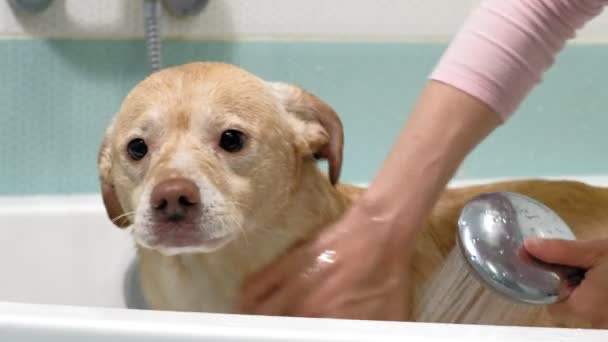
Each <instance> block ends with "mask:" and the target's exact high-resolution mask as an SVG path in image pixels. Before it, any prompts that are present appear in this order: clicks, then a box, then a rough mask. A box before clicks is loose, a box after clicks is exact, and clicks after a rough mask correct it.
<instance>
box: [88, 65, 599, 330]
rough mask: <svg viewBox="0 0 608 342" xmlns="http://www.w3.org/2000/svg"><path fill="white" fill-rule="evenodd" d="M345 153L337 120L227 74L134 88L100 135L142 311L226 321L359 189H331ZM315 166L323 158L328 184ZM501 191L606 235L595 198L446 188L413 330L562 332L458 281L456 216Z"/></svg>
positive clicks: (113, 210) (425, 246)
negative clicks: (270, 266) (133, 247)
mask: <svg viewBox="0 0 608 342" xmlns="http://www.w3.org/2000/svg"><path fill="white" fill-rule="evenodd" d="M342 142H343V132H342V125H341V122H340V120H339V118H338V116H337V115H336V113H335V112H334V111H333V110H332V109H331V108H330V107H329V106H328V105H327V104H325V103H324V102H322V101H321V100H320V99H318V98H317V97H315V96H314V95H312V94H310V93H307V92H306V91H304V90H302V89H300V88H298V87H295V86H291V85H286V84H281V83H272V82H267V81H264V80H261V79H259V78H257V77H256V76H254V75H251V74H249V73H247V72H246V71H244V70H242V69H239V68H237V67H235V66H231V65H226V64H220V63H193V64H188V65H183V66H179V67H174V68H168V69H165V70H163V71H160V72H158V73H155V74H153V75H152V76H150V77H148V78H147V79H146V80H144V81H143V82H141V83H140V84H139V85H137V86H136V87H135V89H134V90H133V91H132V92H131V93H130V94H129V95H128V96H127V98H126V99H125V101H124V103H123V105H122V107H121V109H120V112H119V113H118V114H117V116H116V118H115V120H114V121H113V123H112V125H111V126H110V127H109V129H108V130H107V134H106V136H105V139H104V142H103V144H102V147H101V151H100V155H99V169H100V175H101V183H102V193H103V199H104V203H105V205H106V209H107V212H108V215H109V216H110V218H111V219H112V220H113V222H115V223H116V224H117V225H118V226H121V227H125V226H128V225H132V234H133V237H134V239H135V241H136V242H137V245H138V247H139V248H138V250H139V257H140V258H139V260H140V265H139V268H140V274H141V279H140V280H141V284H142V288H143V292H144V295H145V297H146V300H147V301H148V303H149V304H150V305H151V307H152V308H154V309H162V310H182V311H206V312H224V313H232V312H235V311H236V308H235V305H236V302H237V299H238V298H237V294H238V289H239V287H240V285H241V281H242V279H243V278H244V277H245V276H246V275H248V274H250V273H251V272H253V271H256V270H258V269H260V268H262V267H263V266H264V265H266V264H267V263H269V262H270V261H271V260H273V259H274V258H276V257H277V256H279V255H280V254H281V253H282V252H284V251H285V250H286V249H287V248H288V247H289V246H290V245H291V244H293V243H294V242H295V241H297V240H299V239H302V238H305V237H307V236H310V234H312V233H313V232H314V230H315V229H318V228H320V227H323V226H325V225H327V224H328V223H330V222H332V221H334V220H336V219H338V218H339V217H340V216H341V215H342V213H343V212H344V211H345V210H346V209H347V208H348V207H349V205H350V204H351V203H352V201H353V200H354V199H355V198H356V196H357V195H358V194H359V193H360V192H361V191H362V189H360V188H356V187H352V186H348V185H338V184H337V181H338V179H339V175H340V168H341V163H342ZM316 158H324V159H327V160H328V162H329V177H327V176H325V175H324V174H323V173H322V172H321V171H320V170H319V168H318V167H317V164H316V161H315V159H316ZM498 190H502V191H516V192H520V193H523V194H527V195H529V196H532V197H534V198H536V199H538V200H540V201H542V202H544V203H546V204H547V205H548V206H550V207H552V208H554V209H555V210H557V212H558V213H559V214H560V215H562V217H563V218H564V219H565V221H566V222H567V223H568V224H570V225H571V227H573V228H574V229H575V232H576V234H577V235H578V237H579V238H598V237H601V236H606V235H608V234H606V229H605V227H606V226H607V225H608V212H607V211H606V210H605V209H606V208H608V190H605V189H600V188H594V187H590V186H586V185H583V184H578V183H572V182H548V181H522V182H510V183H498V184H492V185H487V186H477V187H469V188H463V189H452V190H447V191H446V193H445V194H444V195H443V196H442V198H441V200H440V201H439V203H438V205H437V206H436V208H435V210H434V212H433V214H432V217H431V219H430V221H429V224H428V227H427V228H426V229H425V230H424V233H422V234H421V236H420V238H419V241H418V244H417V253H416V257H415V264H414V266H413V270H412V271H413V272H414V279H415V284H414V285H415V288H413V289H412V291H415V292H414V303H415V308H414V310H413V317H412V319H414V320H418V321H440V322H454V323H488V324H512V325H558V324H560V322H558V321H554V320H552V319H551V318H550V317H549V316H547V315H546V314H545V312H544V310H543V309H542V308H539V307H536V306H535V307H530V306H517V305H513V304H511V303H508V302H506V301H504V300H502V299H501V298H499V297H498V296H496V295H494V294H493V293H492V292H490V291H488V290H486V289H485V288H483V287H482V286H481V285H479V284H478V283H476V280H475V278H474V277H473V276H471V275H469V274H468V273H467V272H463V270H466V268H463V267H464V266H463V264H462V260H461V259H462V258H461V257H460V255H459V254H458V253H456V251H455V249H454V246H455V230H456V222H457V216H458V214H459V211H460V209H461V207H462V206H463V204H464V203H465V202H466V201H467V200H468V199H470V198H471V197H472V196H474V195H476V194H479V193H481V192H484V191H498ZM446 265H450V267H447V266H446ZM455 265H458V268H460V269H453V267H454V266H455ZM456 274H458V275H460V277H461V279H458V280H455V279H452V278H454V276H455V275H456ZM446 285H447V286H446Z"/></svg>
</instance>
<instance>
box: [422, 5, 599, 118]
mask: <svg viewBox="0 0 608 342" xmlns="http://www.w3.org/2000/svg"><path fill="white" fill-rule="evenodd" d="M607 4H608V0H486V1H484V2H482V3H481V4H480V5H479V7H478V8H477V9H476V10H475V11H474V12H473V13H472V14H471V16H470V17H469V18H468V19H467V21H466V23H465V25H464V26H463V28H462V29H461V30H460V32H459V33H458V34H457V35H456V37H454V40H453V41H452V43H451V44H450V46H449V47H448V49H447V50H446V52H445V53H444V55H443V56H442V58H441V59H440V61H439V63H438V65H437V66H436V68H435V70H434V71H433V72H432V74H431V76H430V78H431V79H434V80H437V81H441V82H444V83H447V84H450V85H452V86H454V87H456V88H459V89H461V90H463V91H465V92H467V93H469V94H470V95H472V96H474V97H476V98H478V99H480V100H481V101H483V102H484V103H486V104H488V105H489V106H490V107H492V109H494V110H495V111H496V112H497V113H498V114H500V116H501V117H502V118H503V120H505V119H507V118H508V117H509V116H510V115H511V114H512V113H513V112H514V111H515V110H516V109H517V108H518V107H519V105H520V104H521V102H522V101H523V100H524V99H525V97H526V96H527V95H528V93H529V92H530V91H531V90H532V88H533V87H534V86H535V85H536V84H537V83H539V82H540V81H541V78H542V75H543V73H544V72H545V71H546V70H547V69H548V68H549V67H550V66H551V65H552V64H553V62H554V59H555V56H556V55H557V54H558V53H559V52H560V51H561V50H562V48H563V47H564V45H565V43H566V41H567V40H568V39H570V38H573V37H574V36H575V33H576V30H578V29H579V28H581V27H582V26H583V25H584V24H585V23H586V22H587V21H589V20H591V19H592V18H594V17H595V16H597V15H599V14H600V13H601V12H602V10H603V8H604V6H606V5H607Z"/></svg>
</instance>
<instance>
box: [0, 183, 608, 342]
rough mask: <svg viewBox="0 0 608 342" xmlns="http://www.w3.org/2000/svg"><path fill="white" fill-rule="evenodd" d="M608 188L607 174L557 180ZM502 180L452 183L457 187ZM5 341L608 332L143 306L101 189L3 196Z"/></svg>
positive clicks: (598, 335) (543, 336) (602, 335)
mask: <svg viewBox="0 0 608 342" xmlns="http://www.w3.org/2000/svg"><path fill="white" fill-rule="evenodd" d="M557 178H561V179H573V180H580V181H584V182H586V183H589V184H593V185H601V186H604V185H605V186H608V176H607V177H601V176H600V177H557ZM495 180H496V179H491V180H490V179H487V180H469V181H455V182H452V183H451V186H461V185H466V184H476V183H483V182H488V181H495ZM0 229H1V230H0V232H1V233H0V234H1V236H0V242H1V243H2V246H1V248H0V267H1V268H2V269H4V270H5V271H4V275H3V277H2V279H1V280H0V341H2V342H5V341H7V342H8V341H89V340H94V341H100V342H102V341H103V342H105V341H178V340H179V341H195V340H196V341H235V342H236V341H302V342H304V341H344V342H346V341H405V340H408V341H417V342H427V341H428V342H431V341H433V342H435V341H451V342H454V341H496V342H502V341H505V342H507V341H509V342H511V341H523V342H526V341H530V342H531V341H547V342H549V341H551V342H552V341H586V342H595V341H597V342H600V341H607V340H608V332H605V331H597V330H595V331H594V330H574V329H536V328H534V329H531V328H514V327H493V326H467V325H448V324H420V323H400V322H368V321H350V320H331V319H303V318H275V317H257V316H244V315H217V314H202V313H183V312H181V313H180V312H161V311H152V310H145V303H144V302H143V300H142V298H141V296H140V294H139V292H138V291H137V290H136V289H137V286H136V282H135V280H134V279H135V278H136V277H135V276H134V275H135V268H134V267H133V265H134V258H135V253H134V248H133V245H132V242H131V239H130V237H129V235H128V233H127V232H126V231H123V230H120V229H117V228H115V227H114V226H113V225H111V223H110V222H108V220H107V218H106V216H105V211H104V209H103V206H102V203H101V200H100V198H99V195H78V196H32V197H4V198H2V197H0Z"/></svg>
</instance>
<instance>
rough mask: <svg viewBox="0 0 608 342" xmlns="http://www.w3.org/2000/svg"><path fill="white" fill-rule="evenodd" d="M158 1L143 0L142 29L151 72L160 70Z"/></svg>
mask: <svg viewBox="0 0 608 342" xmlns="http://www.w3.org/2000/svg"><path fill="white" fill-rule="evenodd" d="M160 11H161V8H160V1H159V0H144V29H145V39H146V50H147V54H148V63H149V64H150V68H151V69H152V72H155V71H158V70H160V68H161V66H162V60H161V57H162V56H161V43H160V27H159V26H160Z"/></svg>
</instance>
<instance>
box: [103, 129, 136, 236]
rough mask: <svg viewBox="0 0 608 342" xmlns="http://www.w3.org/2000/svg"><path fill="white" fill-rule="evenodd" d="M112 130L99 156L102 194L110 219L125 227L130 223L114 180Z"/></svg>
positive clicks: (107, 133) (104, 140)
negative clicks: (112, 175) (119, 199)
mask: <svg viewBox="0 0 608 342" xmlns="http://www.w3.org/2000/svg"><path fill="white" fill-rule="evenodd" d="M110 132H111V128H110V129H108V130H107V131H106V133H105V135H104V138H103V141H102V143H101V147H100V148H99V155H98V158H97V165H98V168H99V180H100V182H101V196H102V198H103V204H104V206H105V208H106V212H107V214H108V217H109V218H110V220H112V222H113V223H114V224H115V225H116V226H117V227H120V228H124V227H127V226H128V225H129V220H128V219H127V218H126V217H124V210H123V209H122V206H121V205H120V202H119V201H118V196H117V195H116V190H115V189H114V183H113V182H112V177H111V173H112V150H111V148H110V142H109V140H110Z"/></svg>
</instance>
